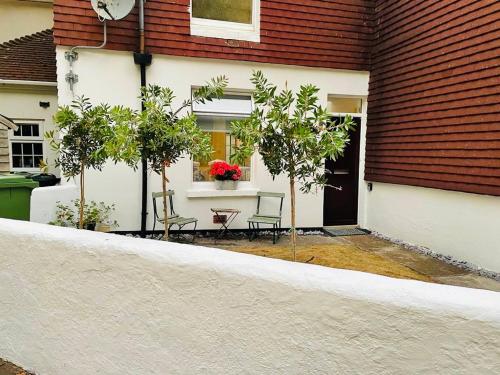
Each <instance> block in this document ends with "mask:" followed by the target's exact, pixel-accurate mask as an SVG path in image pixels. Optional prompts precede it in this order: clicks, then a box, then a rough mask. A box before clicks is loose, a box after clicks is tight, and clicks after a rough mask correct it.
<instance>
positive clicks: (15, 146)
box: [12, 143, 21, 155]
mask: <svg viewBox="0 0 500 375" xmlns="http://www.w3.org/2000/svg"><path fill="white" fill-rule="evenodd" d="M12 154H14V155H21V144H20V143H12Z"/></svg>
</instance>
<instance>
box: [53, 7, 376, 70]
mask: <svg viewBox="0 0 500 375" xmlns="http://www.w3.org/2000/svg"><path fill="white" fill-rule="evenodd" d="M189 4H190V1H189V0H148V1H147V2H146V9H145V16H146V20H145V23H146V48H147V49H148V51H149V52H151V53H158V54H164V55H175V56H189V57H202V58H203V57H206V58H217V59H229V60H240V61H253V62H261V63H275V64H289V65H301V66H311V67H324V68H338V69H350V70H368V68H369V52H370V51H369V48H370V44H371V38H372V25H371V22H370V20H371V14H372V12H373V7H372V1H371V0H334V1H324V0H297V1H292V0H262V1H261V41H260V43H253V42H244V41H236V40H225V39H217V38H204V37H196V36H191V35H190V15H189ZM54 21H55V22H54V36H55V41H56V43H57V44H59V45H65V46H74V45H82V44H83V45H97V44H99V43H100V42H101V41H102V37H103V36H102V25H100V23H99V21H98V20H97V18H96V15H95V13H94V11H93V10H92V8H91V5H90V1H86V0H85V1H84V0H55V1H54ZM137 22H138V21H137V9H134V11H133V12H132V13H131V14H130V15H129V16H128V17H126V18H125V19H123V20H120V21H113V22H109V25H108V26H109V27H108V31H109V33H108V34H109V43H108V45H107V48H109V49H115V50H123V51H134V50H137V43H138V37H137Z"/></svg>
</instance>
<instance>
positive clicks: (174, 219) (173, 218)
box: [152, 190, 198, 242]
mask: <svg viewBox="0 0 500 375" xmlns="http://www.w3.org/2000/svg"><path fill="white" fill-rule="evenodd" d="M174 194H175V192H174V191H173V190H168V191H167V197H168V209H169V211H170V214H169V215H168V216H167V218H168V220H167V223H168V229H169V230H170V228H172V226H174V225H176V226H177V227H178V228H179V230H182V228H183V227H184V226H185V225H188V224H194V228H193V230H192V232H193V241H192V242H194V240H195V238H196V226H197V225H198V219H196V218H194V217H182V216H179V215H178V214H177V213H176V212H175V209H174V199H173V196H174ZM152 197H153V212H154V216H155V217H154V223H153V232H154V230H155V228H156V223H157V222H158V223H161V224H164V223H165V219H164V216H163V208H162V207H163V193H162V192H157V193H152ZM157 199H160V202H161V205H160V207H161V209H160V210H158V207H157V204H156V200H157ZM160 213H162V215H160Z"/></svg>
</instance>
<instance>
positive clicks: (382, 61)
mask: <svg viewBox="0 0 500 375" xmlns="http://www.w3.org/2000/svg"><path fill="white" fill-rule="evenodd" d="M376 24H377V27H376V30H375V31H376V40H375V43H374V47H373V55H372V68H371V75H370V94H369V103H368V108H369V109H368V131H367V146H366V171H365V179H366V180H370V181H380V182H388V183H396V184H405V185H417V186H424V187H430V188H440V189H447V190H457V191H463V192H471V193H479V194H490V195H500V58H499V56H500V2H499V1H496V0H479V1H469V0H454V1H439V0H419V1H404V0H384V1H382V0H379V1H377V2H376Z"/></svg>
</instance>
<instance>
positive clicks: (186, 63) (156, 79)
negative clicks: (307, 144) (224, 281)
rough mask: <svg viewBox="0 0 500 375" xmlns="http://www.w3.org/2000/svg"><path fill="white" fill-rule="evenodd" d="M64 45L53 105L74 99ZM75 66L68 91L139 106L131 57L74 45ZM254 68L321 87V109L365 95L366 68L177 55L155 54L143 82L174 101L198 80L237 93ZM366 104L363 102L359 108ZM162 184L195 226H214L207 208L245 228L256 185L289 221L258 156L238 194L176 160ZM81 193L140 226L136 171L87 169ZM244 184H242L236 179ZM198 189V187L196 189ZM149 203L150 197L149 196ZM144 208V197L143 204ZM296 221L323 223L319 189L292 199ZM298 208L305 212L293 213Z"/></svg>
mask: <svg viewBox="0 0 500 375" xmlns="http://www.w3.org/2000/svg"><path fill="white" fill-rule="evenodd" d="M64 51H65V49H64V48H61V47H59V48H58V50H57V60H58V63H57V66H58V77H59V78H58V80H59V82H58V90H59V103H60V104H69V103H70V102H71V100H72V98H73V95H72V94H71V92H70V90H69V86H68V84H67V83H66V82H65V80H64V77H65V75H66V73H67V72H68V62H67V61H66V60H65V59H64ZM79 54H80V55H79V58H78V60H77V61H76V62H75V65H74V71H75V73H76V74H78V76H79V77H78V78H79V81H78V83H77V84H76V86H75V95H81V94H84V95H85V96H87V97H89V98H91V99H92V101H93V102H95V103H98V102H103V101H104V102H108V103H110V104H112V105H113V104H121V105H125V106H130V107H132V108H135V109H139V108H140V101H139V99H138V92H139V83H140V78H139V69H138V67H137V66H136V65H134V62H133V58H132V55H131V54H130V53H123V52H111V51H102V50H101V51H89V50H80V51H79ZM253 70H262V71H263V72H264V73H265V75H266V76H267V77H268V78H269V79H270V81H272V82H274V83H275V84H277V85H279V87H281V88H283V87H284V85H285V83H287V84H288V87H289V88H291V89H293V90H296V89H298V87H299V86H300V85H301V84H305V83H312V84H315V85H316V86H318V87H319V88H320V93H319V95H320V100H321V103H322V104H323V105H324V106H326V104H327V98H328V95H346V96H360V97H366V95H367V93H368V73H367V72H352V71H339V70H328V69H312V68H302V67H296V66H284V65H283V66H282V65H268V64H256V63H244V62H233V61H223V60H210V59H193V58H178V57H168V56H156V55H155V56H154V57H153V64H152V65H151V66H150V67H148V69H147V80H148V83H154V84H160V85H165V86H169V87H171V88H172V89H173V90H174V92H175V94H176V96H177V102H178V103H180V102H181V101H182V100H184V99H186V98H189V97H190V95H191V89H192V87H193V86H199V85H202V84H204V83H205V82H206V81H207V80H209V79H210V78H212V77H215V76H219V75H226V76H227V77H228V78H229V86H228V87H229V88H230V89H231V90H237V91H248V90H251V89H252V86H251V83H250V81H249V78H250V76H251V74H252V71H253ZM365 109H366V106H365ZM168 177H169V179H170V181H171V183H170V185H169V187H170V188H172V189H174V190H175V191H176V196H175V199H174V205H175V207H176V210H177V211H178V212H179V213H180V214H181V215H182V216H187V217H192V216H194V217H197V218H198V219H199V227H200V228H204V229H213V228H217V227H218V225H214V224H213V223H212V215H211V212H210V208H211V207H230V208H239V209H241V210H242V214H241V215H240V216H239V217H238V218H237V220H236V221H235V223H234V225H233V228H245V227H247V224H246V218H247V217H249V216H250V215H251V214H252V213H254V212H255V207H256V198H255V193H256V191H257V190H264V191H275V192H285V193H286V194H287V197H286V200H285V205H284V221H283V226H284V227H288V226H289V225H290V223H289V216H290V215H289V213H288V212H289V203H288V199H289V191H288V190H289V187H288V181H287V179H286V177H285V176H279V177H278V178H277V179H276V180H275V181H273V180H272V178H271V176H270V175H269V174H268V173H267V171H266V169H265V166H264V165H263V163H262V162H261V160H260V159H259V157H258V156H255V157H254V158H253V175H252V181H251V184H250V186H247V187H246V188H243V189H242V190H240V191H239V192H236V193H234V192H229V193H225V194H226V195H227V196H220V194H221V193H220V192H216V191H215V190H214V189H213V188H212V187H211V188H210V189H209V191H207V190H206V185H203V184H200V185H197V184H196V183H193V182H192V181H191V180H192V162H191V161H190V160H189V159H183V160H181V161H179V162H178V163H177V164H175V165H174V166H172V167H171V168H169V170H168ZM86 184H87V191H88V198H89V199H93V200H104V201H106V202H108V203H111V202H115V203H116V205H117V209H116V219H117V220H118V222H119V224H120V228H119V229H120V230H138V229H139V227H140V194H141V192H140V189H141V179H140V172H139V171H137V172H134V171H132V170H131V169H130V168H128V167H125V166H121V165H118V166H116V165H110V166H109V167H106V168H105V169H104V170H103V172H102V173H99V172H90V173H88V178H87V180H86ZM241 185H245V184H241ZM160 189H161V184H160V179H159V178H158V176H156V175H154V174H152V175H151V176H150V192H151V191H158V190H160ZM200 190H204V191H200ZM148 201H151V198H150V194H149V195H148ZM149 204H150V205H151V202H149ZM297 210H298V212H299V214H298V226H299V227H321V226H323V192H322V191H321V190H319V191H318V193H317V194H309V195H303V194H299V196H298V200H297ZM152 212H153V210H152V208H151V207H150V208H149V220H148V221H149V224H148V227H149V228H152V219H153V218H152V216H153V215H152ZM301 212H303V213H307V215H303V214H300V213H301Z"/></svg>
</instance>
